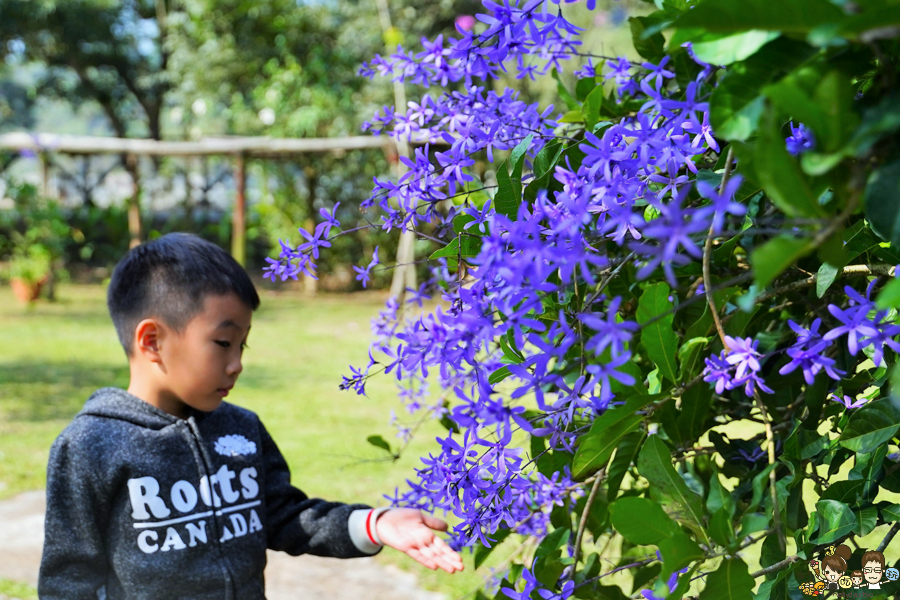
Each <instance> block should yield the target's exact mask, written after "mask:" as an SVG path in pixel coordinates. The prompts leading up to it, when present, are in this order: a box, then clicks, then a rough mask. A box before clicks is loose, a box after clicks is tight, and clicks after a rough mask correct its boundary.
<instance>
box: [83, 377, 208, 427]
mask: <svg viewBox="0 0 900 600" xmlns="http://www.w3.org/2000/svg"><path fill="white" fill-rule="evenodd" d="M194 412H199V411H194ZM78 415H79V416H81V415H90V416H94V417H105V418H107V419H118V420H120V421H126V422H128V423H131V424H133V425H138V426H140V427H146V428H148V429H162V428H163V427H168V426H169V425H172V424H174V423H177V422H178V421H179V419H178V417H176V416H174V415H170V414H169V413H167V412H165V411H163V410H160V409H158V408H156V407H155V406H153V405H151V404H149V403H147V402H145V401H143V400H141V399H140V398H138V397H137V396H135V395H134V394H130V393H129V392H128V391H126V390H123V389H120V388H116V387H105V388H100V389H99V390H97V391H96V392H94V393H93V394H91V396H90V398H88V399H87V402H85V403H84V407H83V408H82V409H81V411H80V412H79V413H78ZM192 416H194V417H195V418H196V416H198V415H192Z"/></svg>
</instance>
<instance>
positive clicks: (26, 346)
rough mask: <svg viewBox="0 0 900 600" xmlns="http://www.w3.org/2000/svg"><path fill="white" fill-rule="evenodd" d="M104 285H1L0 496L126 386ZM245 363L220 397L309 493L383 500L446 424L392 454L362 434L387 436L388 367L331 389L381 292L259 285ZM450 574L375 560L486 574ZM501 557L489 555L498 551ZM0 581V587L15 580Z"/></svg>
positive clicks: (354, 354) (388, 556) (442, 587)
mask: <svg viewBox="0 0 900 600" xmlns="http://www.w3.org/2000/svg"><path fill="white" fill-rule="evenodd" d="M104 294H105V289H104V288H102V287H100V286H74V285H73V286H63V287H62V288H61V289H60V290H59V301H58V302H56V303H52V304H51V303H47V302H44V301H40V302H38V303H37V304H36V305H34V306H32V307H30V308H27V309H26V308H23V307H22V306H20V305H18V304H16V303H15V301H14V299H13V298H12V294H11V292H10V290H9V288H8V287H2V288H0V498H3V497H9V496H12V495H15V494H17V493H19V492H22V491H25V490H33V489H40V488H42V487H43V486H44V481H45V468H46V461H47V455H48V451H49V447H50V444H51V443H52V442H53V440H54V438H55V437H56V436H57V435H58V434H59V432H60V431H61V430H62V429H63V428H64V427H65V426H66V424H67V423H68V422H69V421H70V420H71V418H72V417H73V416H74V415H75V414H76V413H77V412H78V410H79V409H80V408H81V406H82V404H83V403H84V401H85V400H86V399H87V397H88V396H89V395H90V394H91V392H93V391H94V390H96V389H97V388H99V387H103V386H118V387H122V388H126V387H128V365H127V362H126V360H125V356H124V353H123V351H122V349H121V347H120V346H119V344H118V341H117V339H116V335H115V331H114V330H113V327H112V323H111V321H110V320H109V317H108V315H107V313H106V305H105V295H104ZM261 294H262V305H261V306H260V308H259V310H258V311H257V312H256V313H255V315H254V319H253V331H252V333H251V335H250V338H249V340H248V345H249V349H248V350H247V351H246V352H245V354H244V371H243V373H242V374H241V377H240V379H239V381H238V384H237V386H236V387H235V388H234V390H233V391H232V392H231V394H229V396H228V400H229V401H230V402H233V403H235V404H239V405H241V406H244V407H247V408H249V409H251V410H253V411H255V412H256V413H257V414H259V415H260V417H261V418H262V420H263V422H264V423H265V424H266V426H267V427H268V429H269V431H270V432H271V434H272V436H273V437H274V439H275V441H276V442H277V443H278V445H279V447H280V448H281V450H282V452H283V453H284V455H285V457H286V458H287V460H288V462H289V463H290V466H291V468H292V470H293V481H294V483H295V485H297V486H298V487H300V488H301V489H303V490H304V491H305V492H306V493H308V494H309V495H311V496H320V497H325V498H329V499H335V500H341V501H345V502H366V503H368V504H372V505H385V504H386V503H387V501H386V500H385V499H384V498H382V494H385V493H391V492H393V490H394V488H395V487H397V486H403V485H404V481H405V479H406V478H409V477H411V476H412V475H413V468H414V467H415V466H416V465H417V464H418V457H419V456H422V455H424V454H427V453H428V452H429V451H434V449H435V448H436V447H437V445H436V444H435V443H434V437H435V435H437V434H440V433H441V432H443V429H442V428H441V426H440V425H439V424H437V423H434V422H429V423H427V424H426V425H425V426H424V427H423V428H422V429H421V430H420V433H419V435H418V436H417V438H416V440H415V441H414V442H413V443H412V444H411V445H410V446H409V447H408V448H407V450H406V452H405V453H404V455H403V456H402V457H401V458H400V459H399V460H397V461H390V460H385V459H384V456H385V454H384V452H383V451H381V450H378V449H376V448H374V447H373V446H371V445H369V444H368V442H366V437H367V436H369V435H372V434H380V435H382V436H384V438H385V439H387V440H389V441H391V442H392V443H393V442H394V438H393V435H394V430H393V428H392V427H391V426H390V425H389V424H388V419H389V417H390V410H391V409H396V410H397V413H398V416H400V418H401V419H402V418H403V416H404V412H403V411H402V408H401V407H400V406H399V404H398V401H397V399H396V394H395V389H394V384H393V382H392V381H391V380H390V379H389V378H375V379H374V380H372V381H371V382H370V383H369V385H368V386H367V390H368V392H369V397H367V398H366V397H361V396H357V395H356V394H355V393H354V392H352V391H350V392H342V391H340V390H339V389H338V383H339V382H340V381H341V375H342V374H344V373H348V372H349V370H348V369H347V366H348V365H349V364H351V363H354V364H356V363H360V362H364V361H365V360H366V359H367V356H366V349H367V346H368V342H369V339H370V333H369V320H370V319H371V317H372V316H374V315H375V314H376V313H377V312H378V310H379V309H380V308H381V307H382V306H383V303H384V299H385V297H384V296H383V295H381V294H374V293H372V294H369V293H367V294H353V295H340V296H336V295H319V296H317V297H315V298H313V299H310V298H305V297H303V296H301V295H299V294H296V293H292V292H272V291H261ZM465 558H466V565H467V567H466V571H464V572H463V573H461V574H457V575H454V576H449V575H447V574H445V573H442V572H441V573H436V572H432V571H429V570H428V569H426V568H424V567H421V566H419V565H418V564H417V563H415V562H414V561H412V560H411V559H408V558H406V557H405V556H403V555H401V554H399V553H397V552H395V551H392V550H388V551H385V552H382V553H381V555H379V558H378V559H379V560H381V561H385V562H390V563H393V564H396V565H398V566H400V567H401V568H404V569H407V570H412V571H414V572H416V573H417V574H418V576H419V581H420V583H421V584H422V586H423V587H425V588H426V589H430V590H435V591H441V592H444V593H445V594H447V595H448V597H449V598H451V599H455V598H459V597H461V596H463V595H464V594H465V593H467V592H470V591H472V590H473V589H474V588H475V587H476V586H477V585H478V583H479V581H481V578H482V577H485V576H487V574H488V571H487V568H486V567H484V566H482V568H481V569H479V572H478V573H474V572H473V569H472V562H471V557H470V556H468V555H466V556H465ZM501 558H502V556H499V557H497V560H498V561H499V560H500V559H501ZM11 585H12V583H10V582H0V593H4V590H5V589H7V588H8V586H11Z"/></svg>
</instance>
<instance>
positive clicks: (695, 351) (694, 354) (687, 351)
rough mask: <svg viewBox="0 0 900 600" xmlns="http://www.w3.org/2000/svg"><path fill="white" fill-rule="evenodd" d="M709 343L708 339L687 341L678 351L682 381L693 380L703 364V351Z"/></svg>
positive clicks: (701, 338) (697, 338)
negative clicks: (701, 359) (701, 360)
mask: <svg viewBox="0 0 900 600" xmlns="http://www.w3.org/2000/svg"><path fill="white" fill-rule="evenodd" d="M708 343H709V338H708V337H695V338H691V339H689V340H686V341H685V342H684V343H683V344H682V345H681V347H680V348H679V349H678V362H680V363H681V381H688V380H689V379H692V378H693V377H694V375H696V372H697V370H698V367H699V365H700V364H701V362H700V358H701V357H702V352H703V349H704V348H706V345H707V344H708Z"/></svg>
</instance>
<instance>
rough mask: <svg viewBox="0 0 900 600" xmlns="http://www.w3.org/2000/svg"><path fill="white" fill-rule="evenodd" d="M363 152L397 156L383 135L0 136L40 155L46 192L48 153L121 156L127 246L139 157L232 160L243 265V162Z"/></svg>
mask: <svg viewBox="0 0 900 600" xmlns="http://www.w3.org/2000/svg"><path fill="white" fill-rule="evenodd" d="M365 148H382V149H383V150H385V152H392V153H394V154H395V153H396V148H395V147H394V143H393V141H392V140H391V139H390V138H389V137H388V136H379V137H375V136H355V137H341V138H269V137H220V138H213V137H211V138H204V139H201V140H197V141H193V142H176V141H157V140H150V139H131V138H113V137H95V136H79V135H56V134H50V133H27V132H16V133H7V134H3V135H0V150H7V151H14V152H23V151H27V152H33V153H34V154H36V155H37V156H40V157H41V159H42V162H43V165H44V173H43V176H44V191H45V193H46V190H47V181H48V178H49V172H48V165H49V162H48V161H47V158H46V157H47V155H48V154H52V153H57V154H69V155H93V154H117V155H120V156H122V157H124V159H125V165H126V168H127V169H128V171H129V172H130V174H131V176H132V179H133V181H134V192H133V194H132V197H131V199H130V201H129V204H128V228H129V232H130V235H131V245H132V247H133V246H136V245H137V244H139V243H140V236H141V221H140V209H139V206H138V199H139V196H140V177H139V174H138V170H137V158H138V157H141V156H166V157H172V156H178V157H192V156H233V157H234V180H235V187H236V193H235V198H234V210H233V213H232V219H233V227H232V237H231V253H232V255H233V256H234V257H235V259H236V260H237V261H238V262H240V263H241V264H242V265H243V264H244V262H245V258H246V247H245V234H246V226H245V213H246V201H245V191H246V183H247V176H246V170H245V168H244V162H245V160H246V159H248V158H284V157H289V156H293V155H297V154H306V153H324V152H346V151H348V150H359V149H365Z"/></svg>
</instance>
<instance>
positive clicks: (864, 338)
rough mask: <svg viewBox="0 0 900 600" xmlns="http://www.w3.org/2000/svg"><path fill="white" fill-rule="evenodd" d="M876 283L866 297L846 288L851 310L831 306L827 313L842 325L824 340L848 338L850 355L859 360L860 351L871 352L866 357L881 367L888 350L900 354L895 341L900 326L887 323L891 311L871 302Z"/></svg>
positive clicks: (899, 345) (871, 284) (899, 331)
mask: <svg viewBox="0 0 900 600" xmlns="http://www.w3.org/2000/svg"><path fill="white" fill-rule="evenodd" d="M875 283H876V281H872V282H871V283H870V284H869V287H868V288H867V289H866V295H865V297H863V296H862V295H861V294H860V293H859V292H857V291H856V290H854V289H853V288H852V287H850V286H849V285H848V286H846V287H845V288H844V293H846V294H847V297H848V298H849V306H848V307H847V308H845V309H841V308H839V307H837V306H835V305H834V304H829V305H828V312H830V313H831V314H832V316H834V318H835V319H837V320H838V321H839V322H840V325H839V326H837V327H835V328H834V329H832V330H831V331H829V332H828V333H826V334H825V335H824V336H823V339H825V340H834V339H836V338H839V337H841V336H843V335H844V334H846V335H847V349H848V350H850V354H852V355H853V356H856V354H857V353H858V352H859V351H860V350H863V351H865V350H866V349H868V352H867V354H868V355H869V357H870V358H871V359H872V362H874V363H875V366H876V367H878V366H881V364H882V362H883V361H884V347H885V346H887V347H889V348H891V349H892V350H893V351H894V352H900V343H898V342H897V341H896V340H895V339H893V338H894V337H896V336H897V334H898V333H900V326H898V325H894V324H893V323H892V322H889V321H888V311H886V310H877V309H876V308H875V301H874V300H872V288H873V287H874V286H875Z"/></svg>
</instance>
